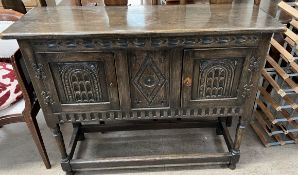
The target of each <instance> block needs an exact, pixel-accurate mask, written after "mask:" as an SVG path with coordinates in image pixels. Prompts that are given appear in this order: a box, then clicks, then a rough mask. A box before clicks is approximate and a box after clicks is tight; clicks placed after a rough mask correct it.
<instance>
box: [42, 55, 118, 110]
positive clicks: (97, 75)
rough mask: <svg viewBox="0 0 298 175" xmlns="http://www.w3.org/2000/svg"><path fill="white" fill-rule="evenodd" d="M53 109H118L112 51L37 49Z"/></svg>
mask: <svg viewBox="0 0 298 175" xmlns="http://www.w3.org/2000/svg"><path fill="white" fill-rule="evenodd" d="M37 59H38V62H39V63H38V64H37V66H38V68H37V69H39V70H43V71H44V73H43V75H41V78H42V79H44V80H43V81H44V82H45V83H44V84H45V86H47V87H46V89H48V90H49V91H48V92H47V93H48V94H51V95H50V96H52V99H51V105H52V108H53V110H54V111H55V112H67V111H72V112H74V111H81V112H82V111H89V112H90V111H98V110H113V109H119V100H118V90H117V88H118V87H117V81H116V74H115V66H114V55H113V53H102V52H98V53H97V52H92V53H90V52H88V53H87V52H86V53H57V52H53V53H37Z"/></svg>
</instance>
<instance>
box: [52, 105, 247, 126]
mask: <svg viewBox="0 0 298 175" xmlns="http://www.w3.org/2000/svg"><path fill="white" fill-rule="evenodd" d="M241 114H242V110H241V108H240V107H238V106H231V107H209V108H208V107H207V108H196V109H160V110H158V109H156V110H142V111H137V110H136V111H130V112H121V111H103V112H88V113H87V112H86V113H69V112H68V113H59V114H55V116H56V117H58V119H59V121H60V123H65V122H83V121H84V122H87V121H108V120H111V121H112V120H139V119H144V120H145V119H171V118H206V117H225V116H240V115H241Z"/></svg>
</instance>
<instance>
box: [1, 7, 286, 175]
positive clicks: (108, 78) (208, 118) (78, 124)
mask: <svg viewBox="0 0 298 175" xmlns="http://www.w3.org/2000/svg"><path fill="white" fill-rule="evenodd" d="M206 9H209V10H206ZM241 9H250V10H251V11H252V13H251V14H243V12H242V11H241ZM173 12H175V13H176V12H177V13H176V14H178V15H173V16H172V15H171V14H173ZM227 12H229V13H227ZM121 14H123V16H124V17H121V18H119V15H121ZM248 15H250V17H248ZM125 16H126V17H127V18H125ZM132 16H133V17H135V18H137V19H138V20H135V18H132ZM211 17H212V18H211ZM215 17H218V18H219V19H221V20H215ZM209 19H212V20H209ZM38 21H43V23H42V24H43V25H41V22H38ZM54 21H55V22H54ZM231 21H232V22H231ZM28 28H29V29H30V30H29V29H28ZM283 29H284V27H283V26H282V25H279V24H278V23H277V22H276V21H274V20H273V19H272V18H271V17H270V16H268V15H267V14H266V13H264V12H263V11H261V10H259V9H257V7H251V6H246V5H245V4H237V5H235V6H233V7H232V6H229V5H220V6H217V5H215V6H208V5H199V6H196V5H195V6H188V5H187V6H154V7H153V6H152V7H151V6H150V7H144V8H143V7H105V8H104V7H80V8H77V7H71V8H70V7H69V8H62V7H57V8H47V9H42V8H35V9H33V10H32V11H30V13H28V14H27V15H25V17H24V18H22V19H21V20H20V21H19V22H17V23H15V24H14V25H13V26H12V27H10V28H9V29H8V30H7V31H6V32H4V33H3V37H4V38H17V39H18V42H19V45H20V48H21V51H22V53H23V55H24V60H25V63H26V67H27V69H28V71H29V72H30V76H31V79H32V82H33V85H34V88H35V90H36V92H37V96H38V99H39V101H40V104H41V106H42V109H43V112H44V115H45V119H46V121H47V124H48V126H49V127H50V128H51V129H52V130H53V133H54V136H55V138H56V141H57V143H58V146H59V151H60V152H61V157H62V163H61V165H62V168H63V170H64V171H66V172H67V173H68V174H72V173H73V171H81V170H90V169H104V168H108V169H110V168H113V169H114V168H129V167H131V166H133V167H138V166H140V167H144V166H164V165H169V166H181V165H187V164H189V163H190V164H206V163H215V164H228V165H229V166H230V168H232V169H234V168H235V166H236V163H237V162H238V160H239V157H240V143H241V140H242V135H243V131H244V128H245V127H246V124H247V122H248V121H249V120H250V118H251V114H252V107H253V103H254V98H255V94H256V90H257V82H258V78H259V76H260V70H261V68H262V67H263V65H264V62H265V55H266V53H267V50H268V46H269V40H270V38H271V35H272V33H273V32H279V31H283ZM228 117H239V123H238V127H237V129H236V135H235V139H232V138H231V136H230V134H229V131H228V129H227V123H226V122H225V121H226V119H227V118H228ZM113 121H117V122H118V123H117V124H114V123H113ZM123 121H125V122H123ZM136 121H137V122H136ZM64 122H71V123H73V124H74V134H73V137H72V139H71V145H72V148H71V150H70V152H66V149H65V146H64V140H63V135H62V133H61V131H60V129H59V124H60V123H64ZM94 122H98V124H94ZM105 122H106V124H105ZM82 123H83V125H82ZM195 127H214V128H217V133H218V134H222V135H224V139H225V142H226V144H227V148H228V150H229V151H228V152H225V153H212V154H203V153H200V154H189V155H179V154H175V155H157V156H138V157H128V158H111V159H105V160H104V161H102V160H101V159H94V160H88V161H86V160H84V159H73V155H74V151H75V149H76V145H77V143H78V141H81V140H83V139H84V133H87V132H96V131H99V132H105V131H119V130H120V131H123V130H147V129H170V128H195Z"/></svg>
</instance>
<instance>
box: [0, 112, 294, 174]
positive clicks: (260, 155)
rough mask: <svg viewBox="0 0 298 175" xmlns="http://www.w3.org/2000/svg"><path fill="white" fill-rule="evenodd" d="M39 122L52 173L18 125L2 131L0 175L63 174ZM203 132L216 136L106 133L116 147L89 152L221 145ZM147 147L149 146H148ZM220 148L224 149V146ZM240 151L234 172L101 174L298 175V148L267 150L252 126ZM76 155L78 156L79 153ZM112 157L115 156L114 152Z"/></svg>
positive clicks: (66, 127)
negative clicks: (148, 140)
mask: <svg viewBox="0 0 298 175" xmlns="http://www.w3.org/2000/svg"><path fill="white" fill-rule="evenodd" d="M38 120H39V121H38V122H39V124H40V128H41V132H42V135H43V138H44V140H45V144H46V148H47V150H48V153H49V157H50V160H51V163H52V168H51V169H49V170H46V169H45V167H44V165H43V163H42V161H41V159H40V157H39V154H38V153H37V150H36V148H35V145H34V143H33V140H32V139H31V136H30V134H29V131H28V129H27V128H26V125H25V124H22V123H18V124H11V125H6V126H4V127H3V128H1V129H0V155H1V156H0V175H27V174H28V175H41V174H42V175H64V173H63V171H62V170H61V168H60V165H59V159H60V157H59V154H58V153H57V152H56V150H57V149H58V148H57V147H56V144H55V141H54V139H53V137H52V135H51V132H50V130H49V129H48V127H47V126H46V124H45V121H44V119H43V116H42V113H40V114H39V117H38ZM234 123H235V122H234ZM70 127H71V126H70V125H68V124H65V125H63V126H62V132H64V133H65V135H66V141H67V140H68V139H69V136H70V133H69V132H67V131H69V130H70ZM190 132H191V133H199V134H192V137H189V138H187V137H185V135H186V134H187V133H190ZM200 132H209V135H210V133H212V134H213V133H214V130H208V131H206V129H205V130H203V131H198V130H196V129H186V130H176V131H175V133H176V134H178V135H179V136H178V137H175V138H173V137H170V135H171V134H169V133H170V132H169V130H163V131H151V132H149V133H148V134H147V133H144V132H142V131H138V132H115V133H107V134H103V135H102V136H101V142H102V141H104V140H110V142H112V143H113V145H109V144H108V142H107V144H99V145H95V147H93V148H91V149H90V150H92V149H93V150H96V149H94V148H98V147H100V148H101V149H102V150H105V151H102V152H101V153H104V152H106V151H109V150H117V149H114V148H115V147H121V145H120V144H124V146H125V147H126V148H132V147H133V145H129V144H128V143H127V139H131V140H133V141H134V143H136V144H135V145H139V146H135V147H134V148H137V147H141V149H142V150H143V151H144V150H145V152H146V151H147V152H148V151H149V152H152V153H155V152H158V151H159V148H156V147H155V146H154V144H155V145H156V144H158V143H159V142H160V141H162V143H163V144H159V146H161V145H163V146H162V147H160V148H161V149H160V150H163V151H165V152H166V153H167V152H171V151H173V149H174V148H175V146H174V147H173V146H172V145H176V147H177V146H178V147H179V149H180V150H183V151H185V152H189V150H192V149H196V148H197V147H196V144H199V142H207V141H211V142H214V143H218V142H221V140H222V139H221V138H220V137H221V136H220V137H218V138H217V139H213V140H211V137H209V136H208V135H207V136H206V137H205V136H204V137H202V138H201V139H200V138H199V137H200V136H201V135H204V134H202V133H200ZM171 133H172V132H171ZM212 134H211V135H212ZM152 135H155V137H154V138H155V140H154V141H150V142H149V143H147V144H145V143H143V141H144V139H145V138H146V137H148V136H149V137H151V138H152ZM187 135H188V134H187ZM214 135H215V133H214ZM87 137H92V135H88V136H87ZM121 139H122V140H121ZM191 139H195V141H191ZM131 140H130V141H131ZM137 142H139V143H137ZM171 142H175V144H172V143H171ZM179 142H180V143H179ZM102 143H105V142H102ZM142 144H143V146H142ZM93 145H94V144H93ZM148 145H150V146H149V147H146V146H148ZM205 145H207V144H205ZM217 145H218V144H217ZM83 146H84V145H83ZM85 146H86V145H85ZM87 146H88V145H87ZM219 146H220V147H221V146H222V145H219ZM134 148H133V149H134ZM146 148H147V149H146ZM148 148H150V149H148ZM151 148H153V149H151ZM241 148H242V149H241V150H242V151H241V153H242V155H241V158H240V162H239V164H238V166H237V169H236V170H233V171H232V170H230V169H227V168H225V169H220V168H218V167H215V168H212V167H208V168H207V169H202V168H199V167H195V168H188V169H175V168H171V169H168V168H163V169H159V170H157V171H156V170H155V171H153V170H150V169H149V170H146V171H123V172H104V173H102V174H106V173H108V174H121V175H127V174H134V175H167V174H171V175H180V174H181V175H182V174H183V175H194V174H200V175H205V174H206V175H207V174H208V175H210V174H212V175H223V174H227V175H228V174H233V175H246V174H247V175H267V174H268V175H269V174H270V175H279V174H285V175H296V174H297V172H298V166H297V162H298V154H297V151H298V145H285V146H276V147H269V148H265V147H264V146H263V145H262V144H261V142H260V141H259V140H258V138H257V136H256V135H255V133H253V131H252V130H251V128H250V127H249V128H248V130H247V132H246V136H245V137H244V140H243V144H242V147H241ZM202 149H204V150H207V151H210V149H211V148H210V147H207V146H205V147H204V146H203V147H200V148H199V149H198V150H202ZM127 150H128V151H126V153H130V152H131V150H130V151H129V149H127ZM77 154H78V155H79V153H77ZM86 154H87V155H88V154H89V155H90V154H92V153H90V151H89V152H88V151H87V152H86ZM111 154H114V153H112V152H111ZM91 174H93V173H91Z"/></svg>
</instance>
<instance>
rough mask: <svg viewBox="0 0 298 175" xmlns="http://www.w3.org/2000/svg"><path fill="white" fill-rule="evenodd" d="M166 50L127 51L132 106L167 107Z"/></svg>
mask: <svg viewBox="0 0 298 175" xmlns="http://www.w3.org/2000/svg"><path fill="white" fill-rule="evenodd" d="M169 55H170V54H169V52H168V51H144V50H137V51H133V52H129V53H128V58H129V69H128V70H129V77H130V97H131V106H132V108H148V107H150V108H152V107H157V108H160V107H169V84H170V80H169V76H170V73H169V71H170V66H169V65H170V64H169Z"/></svg>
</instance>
